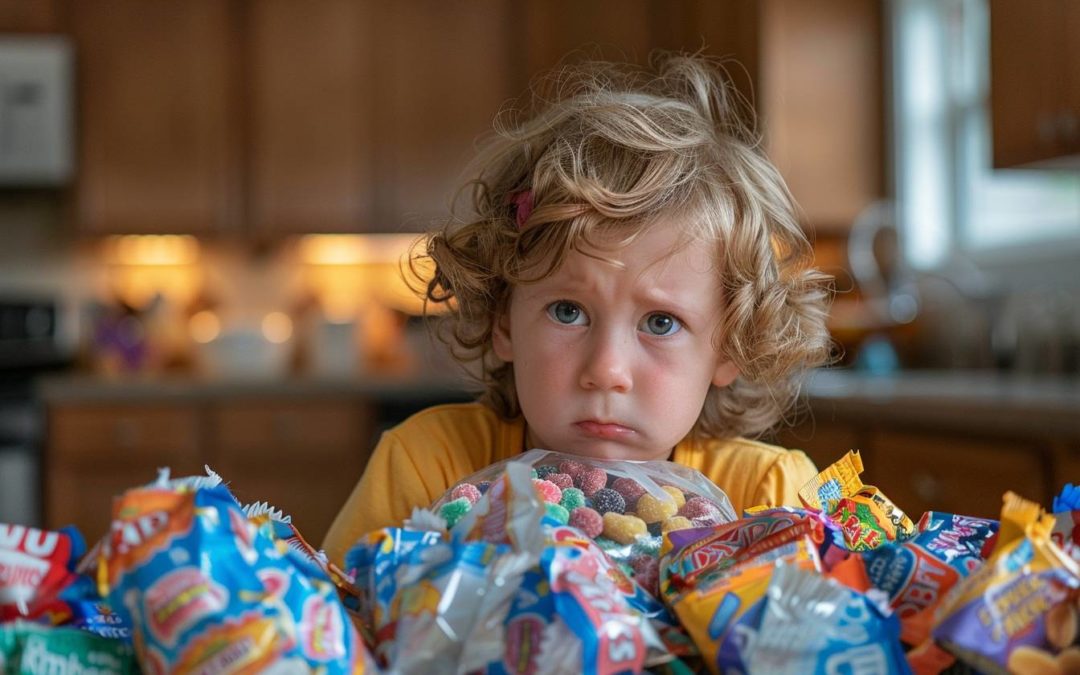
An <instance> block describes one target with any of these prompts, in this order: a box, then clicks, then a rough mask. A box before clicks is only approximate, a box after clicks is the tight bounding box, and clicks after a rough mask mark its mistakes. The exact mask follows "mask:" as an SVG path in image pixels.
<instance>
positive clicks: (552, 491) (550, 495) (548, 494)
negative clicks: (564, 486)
mask: <svg viewBox="0 0 1080 675" xmlns="http://www.w3.org/2000/svg"><path fill="white" fill-rule="evenodd" d="M532 484H533V487H534V488H536V491H537V492H539V493H540V498H541V499H543V500H544V501H545V502H548V503H549V504H558V503H559V500H560V499H562V490H560V489H559V486H558V485H556V484H555V483H552V482H551V481H548V480H540V479H539V478H533V482H532Z"/></svg>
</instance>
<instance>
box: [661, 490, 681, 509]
mask: <svg viewBox="0 0 1080 675" xmlns="http://www.w3.org/2000/svg"><path fill="white" fill-rule="evenodd" d="M660 489H661V490H663V491H664V492H666V493H668V494H669V495H671V499H672V501H674V502H675V507H676V508H682V506H683V504H685V503H686V495H684V494H683V491H682V490H680V489H679V488H677V487H675V486H674V485H661V486H660Z"/></svg>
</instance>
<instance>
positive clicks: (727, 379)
mask: <svg viewBox="0 0 1080 675" xmlns="http://www.w3.org/2000/svg"><path fill="white" fill-rule="evenodd" d="M738 376H739V367H738V366H736V365H735V363H734V362H733V361H721V362H720V365H718V366H717V367H716V372H715V373H713V378H712V383H713V384H715V385H716V386H718V387H726V386H728V385H729V384H731V383H732V382H734V381H735V378H736V377H738Z"/></svg>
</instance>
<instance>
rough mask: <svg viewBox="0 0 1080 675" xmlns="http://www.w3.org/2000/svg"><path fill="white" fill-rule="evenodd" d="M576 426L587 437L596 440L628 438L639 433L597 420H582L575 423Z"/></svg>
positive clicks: (619, 425)
mask: <svg viewBox="0 0 1080 675" xmlns="http://www.w3.org/2000/svg"><path fill="white" fill-rule="evenodd" d="M574 426H576V427H577V428H578V429H581V431H583V432H584V433H585V435H587V436H592V437H594V438H607V439H612V438H620V439H621V438H627V437H628V436H631V435H633V434H635V433H637V432H635V431H634V430H633V429H631V428H630V427H624V426H623V425H621V424H616V423H614V422H599V421H597V420H582V421H581V422H575V423H574Z"/></svg>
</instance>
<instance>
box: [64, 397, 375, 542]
mask: <svg viewBox="0 0 1080 675" xmlns="http://www.w3.org/2000/svg"><path fill="white" fill-rule="evenodd" d="M373 409H374V407H373V406H372V405H370V404H368V403H366V402H364V401H357V400H355V399H348V400H346V399H338V398H330V399H327V400H317V399H311V398H304V399H302V400H300V399H295V400H294V399H289V398H281V397H273V398H261V397H260V398H251V399H229V400H228V401H221V402H214V401H209V402H206V401H201V402H199V403H194V404H187V403H177V404H163V405H159V404H135V403H124V404H119V403H116V404H113V403H110V404H84V403H78V404H76V403H62V404H54V405H51V406H50V407H49V411H48V419H49V423H48V424H49V426H48V443H47V447H46V451H45V457H44V471H43V476H44V501H45V503H44V507H45V521H46V522H45V525H46V527H49V528H57V527H62V526H64V525H69V524H70V525H75V526H77V527H78V528H79V530H80V531H81V532H82V533H83V535H84V536H85V537H86V538H87V540H88V542H91V543H92V542H93V541H95V540H97V539H98V538H100V537H101V536H102V535H103V534H105V532H106V530H107V528H108V524H109V522H110V520H111V517H112V500H113V497H115V496H116V495H119V494H120V493H122V492H123V491H124V490H126V489H128V488H131V487H134V486H138V485H143V484H146V483H149V482H151V481H152V480H154V478H155V477H156V476H157V472H158V469H159V468H163V467H169V469H170V470H171V473H172V475H174V476H186V475H194V474H202V473H203V472H204V469H203V467H204V465H205V466H209V467H210V468H211V469H213V470H214V471H216V472H217V473H219V474H220V475H221V476H222V478H223V479H224V481H225V482H226V483H227V484H228V486H229V488H230V490H231V491H232V492H233V494H234V495H235V496H236V498H237V499H238V500H239V501H240V502H241V503H244V504H246V503H249V502H254V501H264V502H268V503H269V504H271V505H272V506H275V507H277V508H279V509H281V510H282V511H284V512H285V513H286V514H289V515H291V516H292V518H293V522H294V523H295V524H296V525H297V529H299V531H300V532H301V534H303V535H304V537H305V538H306V539H308V541H310V542H311V543H312V544H313V545H315V546H318V545H319V544H320V543H321V542H322V538H323V536H324V535H325V533H326V530H327V528H329V526H330V522H331V521H332V520H333V517H334V515H335V514H336V513H337V510H338V509H339V508H340V507H341V505H342V504H343V503H344V502H345V498H346V497H347V496H348V494H349V491H350V490H351V489H352V487H353V485H355V484H356V481H357V480H358V479H359V477H360V474H361V472H362V471H363V469H364V465H365V463H366V462H367V457H368V453H369V452H370V450H371V447H372V443H373V438H372V435H373V428H374V424H373V421H372V418H373V412H372V411H373Z"/></svg>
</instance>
